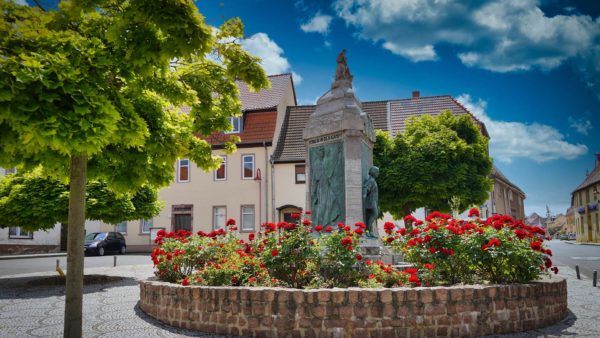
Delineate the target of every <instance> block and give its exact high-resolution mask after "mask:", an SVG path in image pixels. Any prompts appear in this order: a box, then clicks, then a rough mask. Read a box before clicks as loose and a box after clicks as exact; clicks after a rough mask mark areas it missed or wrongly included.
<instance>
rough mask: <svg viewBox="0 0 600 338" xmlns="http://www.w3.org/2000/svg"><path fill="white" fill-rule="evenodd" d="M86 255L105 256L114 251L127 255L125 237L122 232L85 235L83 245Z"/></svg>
mask: <svg viewBox="0 0 600 338" xmlns="http://www.w3.org/2000/svg"><path fill="white" fill-rule="evenodd" d="M83 247H84V249H85V253H86V254H88V253H95V254H97V255H98V256H104V253H106V252H109V251H112V252H118V253H120V254H122V255H123V254H125V250H126V249H127V244H125V237H123V235H122V234H121V233H120V232H92V233H89V234H87V235H85V244H84V245H83Z"/></svg>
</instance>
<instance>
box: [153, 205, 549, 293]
mask: <svg viewBox="0 0 600 338" xmlns="http://www.w3.org/2000/svg"><path fill="white" fill-rule="evenodd" d="M472 213H473V215H472V216H473V219H471V220H468V221H464V220H456V219H452V218H451V216H450V215H445V214H441V213H439V212H433V213H432V214H430V215H429V216H428V217H427V218H426V220H425V221H421V220H417V219H415V218H414V217H412V216H407V217H406V218H405V224H407V228H396V226H395V225H394V224H393V223H386V224H385V225H384V229H385V232H386V234H387V235H386V236H385V237H383V241H384V243H385V244H386V245H388V246H390V247H391V248H392V249H393V250H395V251H397V252H400V253H402V254H403V255H404V257H405V259H406V261H408V262H410V263H413V265H414V266H413V267H411V268H406V269H401V268H396V267H394V266H391V265H387V264H384V263H383V262H379V261H376V262H372V261H371V260H369V259H365V258H364V257H363V254H362V253H361V251H360V245H359V244H360V240H361V237H362V236H363V235H364V234H365V228H366V227H365V225H364V224H363V223H357V224H355V225H354V226H349V225H345V224H341V223H340V224H338V225H337V226H326V227H323V226H320V225H317V226H315V227H314V228H313V225H312V224H311V222H310V220H308V215H309V212H307V213H306V214H305V215H301V214H295V215H293V218H294V219H295V222H291V223H287V222H280V223H277V224H276V223H265V224H263V225H261V231H260V232H258V233H256V234H254V233H252V234H250V236H249V238H248V240H243V239H240V238H239V237H238V233H237V230H238V229H237V227H236V223H235V220H233V219H230V220H228V221H227V226H226V228H225V229H219V230H214V231H211V232H209V233H204V232H202V231H199V232H198V233H196V234H192V233H191V232H188V231H183V230H180V231H177V232H169V233H167V232H166V231H164V230H161V231H159V232H158V233H157V238H156V240H155V242H156V244H157V247H156V248H154V249H153V251H152V253H151V258H152V260H153V262H154V266H155V275H156V276H157V277H158V278H160V279H161V280H163V281H168V282H173V283H181V284H183V285H212V286H223V285H234V286H239V285H246V286H283V287H293V288H317V287H349V286H361V287H374V288H377V287H400V286H409V287H412V286H433V285H450V284H456V283H515V282H528V281H531V280H535V279H537V278H539V277H540V274H541V273H546V272H548V271H549V270H553V271H554V272H555V273H556V272H558V269H557V268H556V267H552V262H551V260H550V258H549V256H551V255H552V252H551V251H550V250H549V249H546V248H545V247H544V243H543V242H544V235H545V233H544V230H543V229H540V228H537V227H531V226H528V225H525V224H523V223H522V222H521V221H515V220H513V219H512V218H510V217H508V216H493V217H491V218H489V219H487V220H485V221H484V220H481V219H479V218H478V216H479V215H478V214H476V211H472ZM303 216H304V217H303Z"/></svg>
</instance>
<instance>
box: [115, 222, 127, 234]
mask: <svg viewBox="0 0 600 338" xmlns="http://www.w3.org/2000/svg"><path fill="white" fill-rule="evenodd" d="M115 231H116V232H122V233H127V222H126V221H123V222H121V223H117V224H116V225H115Z"/></svg>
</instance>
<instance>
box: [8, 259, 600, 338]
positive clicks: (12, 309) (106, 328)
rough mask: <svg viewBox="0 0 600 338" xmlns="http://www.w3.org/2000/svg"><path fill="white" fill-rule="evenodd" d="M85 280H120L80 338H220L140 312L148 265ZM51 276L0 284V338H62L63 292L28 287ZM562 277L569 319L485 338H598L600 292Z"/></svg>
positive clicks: (89, 309)
mask: <svg viewBox="0 0 600 338" xmlns="http://www.w3.org/2000/svg"><path fill="white" fill-rule="evenodd" d="M86 274H101V275H107V276H121V277H123V278H122V279H121V280H118V281H113V282H111V281H104V282H102V283H99V284H92V285H87V286H86V287H85V289H84V292H85V296H84V314H83V315H84V320H83V332H84V333H83V335H84V337H147V338H150V337H198V336H201V337H225V336H217V335H209V334H204V333H200V332H194V331H188V330H183V329H178V328H174V327H171V326H168V325H165V324H163V323H160V322H158V321H156V320H154V319H152V318H150V317H149V316H147V315H145V314H144V313H143V312H141V311H140V310H139V308H138V301H139V285H138V281H139V280H143V279H146V278H148V277H150V276H151V275H152V267H151V266H150V265H138V266H124V267H116V268H93V269H86ZM50 275H51V274H50V273H47V274H40V273H37V274H28V275H18V276H7V277H4V278H1V279H0V337H2V338H4V337H7V338H8V337H10V338H13V337H62V330H63V311H64V287H61V286H39V285H38V286H32V285H31V283H32V281H35V280H39V279H40V277H47V276H50ZM561 275H563V276H565V277H567V278H568V292H569V309H570V310H571V314H570V315H569V317H567V318H566V319H565V320H563V321H562V322H561V323H559V324H557V325H554V326H551V327H548V328H545V329H540V330H534V331H528V332H523V333H517V334H511V335H496V336H490V337H499V338H500V337H502V338H504V337H506V338H509V337H510V338H513V337H514V338H529V337H573V336H577V337H600V324H599V323H600V289H598V288H593V287H592V286H591V281H590V280H589V279H588V280H577V279H576V278H575V272H574V271H573V270H571V269H569V268H566V267H561ZM28 283H29V284H28Z"/></svg>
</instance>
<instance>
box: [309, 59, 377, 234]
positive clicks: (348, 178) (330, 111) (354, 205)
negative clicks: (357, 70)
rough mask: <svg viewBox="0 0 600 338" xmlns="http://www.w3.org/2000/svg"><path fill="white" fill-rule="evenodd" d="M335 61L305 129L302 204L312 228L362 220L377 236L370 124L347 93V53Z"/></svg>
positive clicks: (349, 91) (349, 86)
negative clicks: (327, 86)
mask: <svg viewBox="0 0 600 338" xmlns="http://www.w3.org/2000/svg"><path fill="white" fill-rule="evenodd" d="M336 61H337V68H336V71H335V81H334V82H333V84H332V85H331V89H330V90H329V91H327V92H326V93H325V94H323V96H321V97H320V98H319V100H318V101H317V106H316V108H315V111H314V112H313V113H312V114H311V116H310V118H309V120H308V123H307V125H306V128H305V129H304V135H303V136H304V141H305V144H306V149H307V153H308V154H307V156H306V159H307V163H306V165H307V168H308V170H307V175H308V178H307V182H309V184H308V189H307V196H306V200H307V203H306V205H307V208H309V210H311V211H312V216H311V217H312V222H313V224H314V225H323V226H325V225H336V224H337V223H338V222H343V223H345V224H349V225H354V224H355V223H356V222H364V223H365V224H368V225H370V226H371V229H370V230H371V233H376V231H377V230H376V229H377V225H376V219H377V217H378V213H379V209H378V208H377V201H376V197H377V191H376V189H377V185H376V182H375V181H374V179H375V178H376V177H377V176H376V174H374V175H369V170H370V169H371V168H372V165H373V144H374V142H375V132H374V130H373V123H372V121H371V118H370V117H369V116H368V115H367V114H366V113H365V112H363V110H362V105H361V103H360V101H359V100H358V98H357V97H356V95H355V94H354V91H353V89H352V78H353V77H352V75H351V74H350V70H349V69H348V64H347V61H346V50H343V51H342V52H341V53H340V54H339V55H338V57H337V59H336ZM372 170H373V172H374V171H375V169H372ZM374 189H375V190H374ZM374 197H375V200H374V199H373V198H374ZM367 203H369V205H366V204H367ZM373 206H375V209H373ZM374 213H376V214H374ZM367 218H368V219H367ZM368 222H369V223H368Z"/></svg>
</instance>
